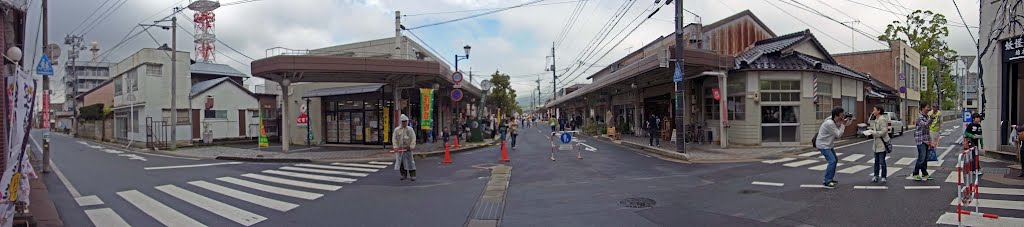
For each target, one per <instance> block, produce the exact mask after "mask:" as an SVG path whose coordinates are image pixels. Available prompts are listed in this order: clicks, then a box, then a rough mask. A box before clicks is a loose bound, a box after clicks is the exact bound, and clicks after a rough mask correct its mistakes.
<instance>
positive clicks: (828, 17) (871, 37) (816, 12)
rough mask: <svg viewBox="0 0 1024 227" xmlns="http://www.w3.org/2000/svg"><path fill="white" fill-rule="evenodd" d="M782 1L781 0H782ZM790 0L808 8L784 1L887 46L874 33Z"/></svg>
mask: <svg viewBox="0 0 1024 227" xmlns="http://www.w3.org/2000/svg"><path fill="white" fill-rule="evenodd" d="M780 1H781V0H780ZM790 1H793V2H794V3H796V4H799V5H801V6H803V7H806V8H801V7H797V6H796V5H793V4H790V3H788V2H785V1H782V3H786V4H789V5H792V6H794V7H797V8H800V9H803V10H805V11H807V12H811V13H813V14H817V15H818V16H821V17H824V18H827V19H829V20H832V21H835V22H836V23H839V24H841V25H843V26H846V27H848V28H850V29H851V30H853V31H855V32H857V33H859V34H861V35H864V36H866V37H868V38H870V39H871V40H875V41H876V42H878V43H880V44H882V45H883V46H887V44H886V43H885V42H882V41H880V40H878V39H877V37H876V36H872V35H870V34H867V33H866V32H864V31H861V30H860V29H856V28H854V27H853V26H851V25H846V24H845V23H843V22H841V21H839V20H836V19H835V18H832V17H830V16H828V15H825V14H824V13H821V11H818V10H816V9H814V8H811V7H810V6H807V5H804V4H803V3H800V2H797V1H796V0H790ZM851 48H852V47H851Z"/></svg>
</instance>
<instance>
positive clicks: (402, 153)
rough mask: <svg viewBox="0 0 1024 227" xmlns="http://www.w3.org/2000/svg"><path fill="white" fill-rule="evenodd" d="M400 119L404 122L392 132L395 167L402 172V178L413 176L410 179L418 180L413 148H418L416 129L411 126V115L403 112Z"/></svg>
mask: <svg viewBox="0 0 1024 227" xmlns="http://www.w3.org/2000/svg"><path fill="white" fill-rule="evenodd" d="M399 119H400V121H401V122H402V123H401V124H399V125H398V127H395V131H394V132H393V133H391V144H392V147H393V148H394V149H395V169H396V170H398V173H400V174H402V180H405V179H406V178H407V177H411V178H410V180H412V181H416V161H415V160H413V157H412V150H413V149H416V130H413V129H412V127H409V116H405V114H402V116H401V117H399Z"/></svg>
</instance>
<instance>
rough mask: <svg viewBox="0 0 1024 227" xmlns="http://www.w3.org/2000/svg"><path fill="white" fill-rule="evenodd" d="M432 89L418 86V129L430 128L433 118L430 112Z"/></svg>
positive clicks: (432, 107) (432, 99) (432, 98)
mask: <svg viewBox="0 0 1024 227" xmlns="http://www.w3.org/2000/svg"><path fill="white" fill-rule="evenodd" d="M433 101H434V89H430V88H420V129H423V130H430V125H431V123H432V121H433V119H434V117H433V116H431V115H430V113H432V112H433V110H434V105H433Z"/></svg>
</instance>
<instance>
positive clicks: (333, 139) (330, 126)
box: [324, 112, 341, 143]
mask: <svg viewBox="0 0 1024 227" xmlns="http://www.w3.org/2000/svg"><path fill="white" fill-rule="evenodd" d="M325 117H327V118H326V119H325V120H324V126H326V128H327V133H326V134H327V135H326V136H327V143H340V142H341V141H338V113H336V112H327V114H326V115H325Z"/></svg>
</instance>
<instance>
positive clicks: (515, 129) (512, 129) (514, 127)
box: [508, 117, 519, 150]
mask: <svg viewBox="0 0 1024 227" xmlns="http://www.w3.org/2000/svg"><path fill="white" fill-rule="evenodd" d="M508 133H509V134H512V150H515V149H516V137H517V136H519V123H518V121H516V119H515V118H514V117H513V118H512V124H510V125H509V126H508Z"/></svg>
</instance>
